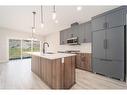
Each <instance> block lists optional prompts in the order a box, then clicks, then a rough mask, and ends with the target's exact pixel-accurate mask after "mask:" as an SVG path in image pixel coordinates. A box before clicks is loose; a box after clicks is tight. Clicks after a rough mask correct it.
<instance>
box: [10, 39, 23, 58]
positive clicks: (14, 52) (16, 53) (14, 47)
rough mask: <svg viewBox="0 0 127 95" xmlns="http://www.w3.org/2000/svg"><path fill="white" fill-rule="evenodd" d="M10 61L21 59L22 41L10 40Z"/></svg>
mask: <svg viewBox="0 0 127 95" xmlns="http://www.w3.org/2000/svg"><path fill="white" fill-rule="evenodd" d="M9 59H10V60H13V59H21V40H15V39H10V40H9Z"/></svg>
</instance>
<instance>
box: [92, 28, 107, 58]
mask: <svg viewBox="0 0 127 95" xmlns="http://www.w3.org/2000/svg"><path fill="white" fill-rule="evenodd" d="M92 36H93V39H92V40H93V41H92V43H93V44H92V52H93V58H103V59H104V58H105V49H104V48H105V30H100V31H96V32H93V34H92Z"/></svg>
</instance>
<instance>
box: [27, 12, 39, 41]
mask: <svg viewBox="0 0 127 95" xmlns="http://www.w3.org/2000/svg"><path fill="white" fill-rule="evenodd" d="M32 14H33V26H32V37H31V38H30V39H28V40H32V41H36V40H37V39H35V38H34V33H36V30H35V15H36V12H32Z"/></svg>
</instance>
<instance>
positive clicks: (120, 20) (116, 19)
mask: <svg viewBox="0 0 127 95" xmlns="http://www.w3.org/2000/svg"><path fill="white" fill-rule="evenodd" d="M106 22H107V24H108V28H111V27H116V26H120V25H124V11H123V10H119V11H116V12H113V13H110V14H108V15H107V16H106Z"/></svg>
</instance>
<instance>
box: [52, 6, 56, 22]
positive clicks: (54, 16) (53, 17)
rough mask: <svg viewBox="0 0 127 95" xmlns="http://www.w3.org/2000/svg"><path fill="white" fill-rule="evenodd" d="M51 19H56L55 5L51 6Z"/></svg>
mask: <svg viewBox="0 0 127 95" xmlns="http://www.w3.org/2000/svg"><path fill="white" fill-rule="evenodd" d="M52 19H53V20H55V19H56V7H55V5H54V6H53V13H52Z"/></svg>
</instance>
